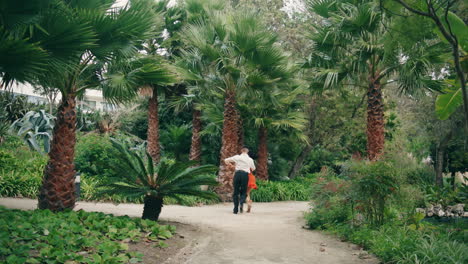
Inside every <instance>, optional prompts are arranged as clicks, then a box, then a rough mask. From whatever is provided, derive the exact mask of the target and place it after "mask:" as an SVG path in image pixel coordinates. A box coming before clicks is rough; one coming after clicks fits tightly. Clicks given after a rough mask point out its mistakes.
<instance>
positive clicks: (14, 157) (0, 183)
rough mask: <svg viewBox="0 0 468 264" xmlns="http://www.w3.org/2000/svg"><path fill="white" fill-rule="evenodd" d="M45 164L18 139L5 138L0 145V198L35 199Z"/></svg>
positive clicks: (43, 159)
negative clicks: (20, 197) (18, 197)
mask: <svg viewBox="0 0 468 264" xmlns="http://www.w3.org/2000/svg"><path fill="white" fill-rule="evenodd" d="M46 162H47V156H44V155H40V154H39V153H37V152H35V151H31V150H29V148H28V147H26V146H24V144H23V142H22V141H21V139H19V138H18V137H14V136H9V137H7V140H6V141H5V143H4V144H2V145H0V197H15V196H22V197H28V198H36V195H37V192H38V190H39V187H40V184H41V180H42V174H43V172H44V166H45V164H46Z"/></svg>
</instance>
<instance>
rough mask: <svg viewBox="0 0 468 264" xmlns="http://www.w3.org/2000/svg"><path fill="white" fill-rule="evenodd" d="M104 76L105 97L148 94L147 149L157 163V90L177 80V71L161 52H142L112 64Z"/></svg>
mask: <svg viewBox="0 0 468 264" xmlns="http://www.w3.org/2000/svg"><path fill="white" fill-rule="evenodd" d="M104 76H105V79H104V83H103V87H104V89H103V94H104V96H105V97H107V98H111V99H112V100H114V99H115V100H117V101H118V100H121V99H122V98H126V99H128V100H131V99H133V98H135V97H136V96H138V95H144V96H148V97H149V98H148V135H147V140H148V145H147V151H148V153H149V154H150V155H151V157H152V158H153V160H154V162H156V163H158V162H159V161H160V159H161V150H160V144H159V136H160V135H159V114H158V90H161V89H164V88H166V87H169V86H170V85H173V84H174V83H176V81H177V76H176V74H175V73H174V71H173V70H171V67H169V66H168V64H167V63H166V62H165V60H164V59H163V58H162V57H161V56H159V55H145V56H139V57H136V58H133V59H130V60H127V61H119V62H118V63H116V64H115V65H111V66H110V67H108V71H107V73H106V74H105V75H104Z"/></svg>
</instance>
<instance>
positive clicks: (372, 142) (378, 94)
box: [367, 74, 385, 161]
mask: <svg viewBox="0 0 468 264" xmlns="http://www.w3.org/2000/svg"><path fill="white" fill-rule="evenodd" d="M376 76H377V77H376ZM369 81H370V83H369V89H368V91H367V155H368V157H369V160H372V161H374V160H377V159H378V158H379V157H380V156H381V155H382V153H383V150H384V144H385V131H384V126H385V124H384V109H383V98H382V87H381V84H380V80H379V75H378V74H376V75H373V76H371V77H370V78H369Z"/></svg>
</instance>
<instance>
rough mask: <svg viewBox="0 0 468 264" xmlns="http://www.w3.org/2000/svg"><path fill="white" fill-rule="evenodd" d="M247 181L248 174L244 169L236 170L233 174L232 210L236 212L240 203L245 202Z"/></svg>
mask: <svg viewBox="0 0 468 264" xmlns="http://www.w3.org/2000/svg"><path fill="white" fill-rule="evenodd" d="M248 183H249V174H248V173H247V172H245V171H239V170H238V171H236V173H235V174H234V193H233V195H232V200H233V201H234V211H236V212H237V210H238V208H239V199H240V204H243V203H245V198H246V197H247V184H248Z"/></svg>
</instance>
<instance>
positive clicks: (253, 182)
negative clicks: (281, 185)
mask: <svg viewBox="0 0 468 264" xmlns="http://www.w3.org/2000/svg"><path fill="white" fill-rule="evenodd" d="M252 189H258V187H257V183H256V180H255V175H253V173H252V170H250V173H249V183H247V213H250V210H251V209H252V203H253V202H252V199H250V191H252Z"/></svg>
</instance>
